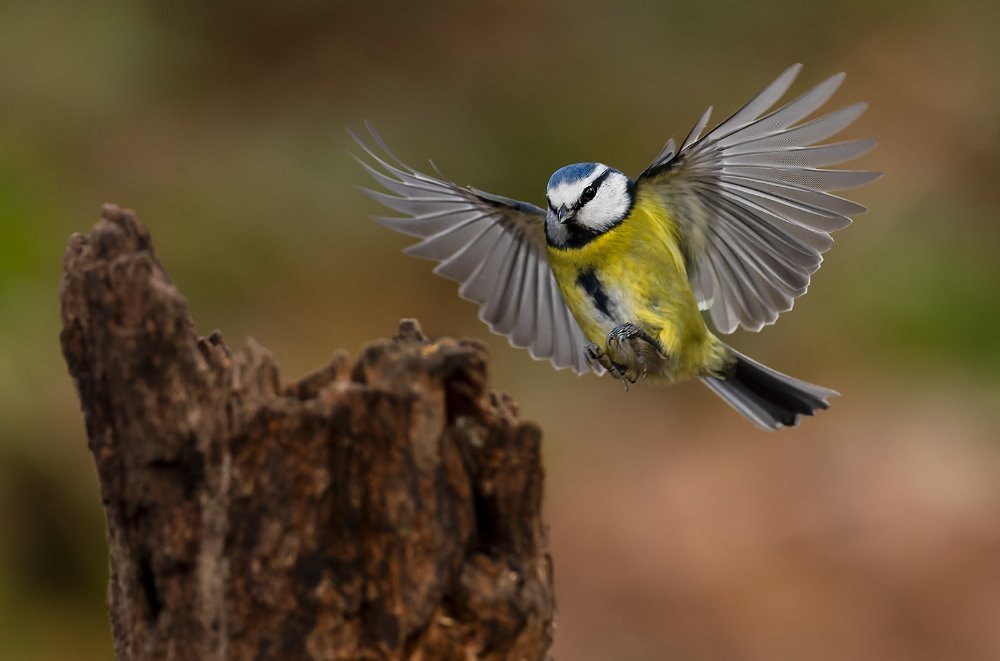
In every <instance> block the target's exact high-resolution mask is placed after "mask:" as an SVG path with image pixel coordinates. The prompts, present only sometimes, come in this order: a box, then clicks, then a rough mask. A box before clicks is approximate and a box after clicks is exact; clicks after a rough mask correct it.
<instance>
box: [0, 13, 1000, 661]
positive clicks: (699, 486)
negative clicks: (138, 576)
mask: <svg viewBox="0 0 1000 661" xmlns="http://www.w3.org/2000/svg"><path fill="white" fill-rule="evenodd" d="M997 26H1000V5H998V4H997V3H995V2H985V1H984V2H982V3H979V4H975V3H970V2H962V1H957V2H949V3H941V2H927V1H921V0H881V1H875V2H872V1H871V0H864V1H860V0H855V1H849V2H840V3H829V2H800V1H799V0H763V1H762V2H755V3H744V2H735V1H722V0H708V1H706V2H701V3H690V6H680V3H652V2H607V1H605V0H577V1H576V2H573V3H571V4H570V3H567V4H561V5H557V4H543V3H535V2H529V1H527V0H507V1H506V2H498V3H485V2H484V3H470V2H465V1H460V0H454V1H451V2H437V3H421V4H420V5H419V6H418V5H417V3H410V2H402V1H400V2H371V3H361V2H351V3H330V2H321V1H319V0H315V1H312V2H292V3H269V2H242V3H237V2H212V3H195V2H187V3H152V2H128V1H125V0H122V1H119V2H113V1H112V2H100V3H76V2H49V3H40V2H22V1H20V0H8V1H7V2H4V3H2V4H0V657H2V658H10V659H24V660H32V659H105V658H108V657H109V655H110V636H109V633H108V627H107V623H106V617H105V611H104V605H103V604H104V592H105V582H106V575H107V566H106V557H105V546H104V529H103V519H102V513H101V509H100V504H99V499H98V492H97V485H96V480H95V476H94V471H93V466H92V463H91V459H90V456H89V454H88V452H87V450H86V442H85V437H84V430H83V424H82V421H81V417H80V414H79V411H78V405H77V400H76V397H75V393H74V390H73V386H72V383H71V382H70V379H69V377H68V376H67V373H66V369H65V366H64V364H63V361H62V358H61V355H60V352H59V345H58V330H59V310H58V300H57V290H58V282H59V271H60V262H61V256H62V251H63V248H64V246H65V243H66V239H67V237H68V236H69V234H70V233H72V232H75V231H87V230H89V228H90V226H91V225H92V224H93V222H94V221H95V220H96V219H97V217H98V213H99V209H100V205H101V203H103V202H116V203H119V204H121V205H123V206H129V207H132V208H135V209H136V210H137V211H138V212H139V214H140V217H141V218H142V219H143V220H144V221H145V222H146V224H147V225H148V226H149V227H150V229H151V230H152V233H153V237H154V241H155V244H156V248H157V250H158V253H159V255H160V257H161V259H162V261H163V262H164V263H165V264H166V266H167V268H168V269H169V271H170V273H171V274H172V276H173V278H174V279H175V280H176V282H177V284H178V285H179V287H180V289H181V290H182V291H183V292H184V293H185V294H186V295H187V297H188V300H189V302H190V306H191V309H192V312H193V314H194V317H195V319H196V321H197V323H198V325H199V329H200V330H201V331H202V332H203V333H205V334H207V333H208V332H210V331H212V330H213V329H216V328H218V329H220V330H221V331H222V332H223V334H224V335H225V337H226V338H227V340H228V342H229V344H230V345H232V346H240V345H241V344H242V343H243V341H244V338H246V337H247V336H253V337H254V338H256V339H257V340H259V341H260V342H262V343H263V344H264V345H265V346H267V347H269V348H270V349H272V350H273V351H274V352H275V354H276V355H277V356H278V359H279V361H280V362H281V364H282V368H283V376H284V378H285V379H286V380H291V379H294V378H296V377H298V376H301V375H303V374H304V373H306V372H308V371H310V370H311V369H313V368H315V367H318V366H320V365H322V364H323V363H325V361H326V360H327V359H328V357H329V356H330V355H331V354H332V352H333V351H334V349H335V348H337V347H346V348H348V349H350V350H351V351H352V352H356V351H357V350H358V349H359V347H360V346H362V345H363V343H364V342H365V341H367V340H369V339H371V338H375V337H381V336H386V335H389V334H391V333H392V332H393V331H394V329H395V326H396V323H397V321H398V319H399V318H400V317H404V316H415V317H418V318H419V319H420V320H421V321H422V323H423V325H424V328H425V330H427V331H428V332H429V333H431V334H453V335H466V336H472V337H477V338H481V339H484V340H486V341H487V342H488V343H489V346H490V348H491V352H492V355H493V382H494V385H495V387H496V388H498V389H501V390H504V391H506V392H509V393H510V394H511V395H512V396H513V397H514V398H515V399H516V400H517V401H518V402H519V403H520V405H521V410H522V414H523V416H524V417H525V418H528V419H531V420H534V421H537V422H538V424H540V425H541V426H542V428H543V429H544V432H545V460H546V466H547V471H548V482H547V501H546V509H547V518H548V521H549V524H550V526H551V540H552V547H553V552H554V556H555V566H556V573H557V589H558V598H559V609H560V615H559V621H558V634H557V642H556V646H555V653H556V655H557V656H558V658H561V659H585V660H589V659H637V660H644V659H688V660H701V659H755V660H756V659H761V660H765V659H767V660H775V659H777V660H782V659H873V660H874V659H928V660H931V659H946V658H947V659H973V660H974V659H997V658H1000V335H998V322H1000V295H998V284H1000V223H998V222H997V211H996V209H997V205H996V192H997V184H998V174H1000V159H998V145H1000V141H998V133H997V126H998V122H997V118H998V116H1000V68H998V65H997V63H998V62H1000V40H998V39H997ZM797 61H802V62H804V63H805V64H806V68H805V70H804V72H803V74H802V77H801V78H800V81H799V82H798V83H797V84H796V86H795V88H794V89H793V92H801V91H803V90H804V89H806V87H807V85H809V84H811V83H816V82H819V81H820V80H822V79H823V78H825V77H826V76H828V75H830V74H832V73H835V72H837V71H840V70H845V71H847V72H848V73H849V77H848V79H847V82H846V83H845V85H844V87H843V88H842V91H841V92H840V93H838V96H837V97H835V102H834V106H832V107H836V106H839V105H846V104H847V103H851V102H854V101H857V100H866V101H868V102H869V103H870V104H871V109H870V110H869V112H868V113H867V114H866V115H864V116H863V117H862V119H861V120H860V121H859V122H858V123H857V124H856V125H855V126H854V127H852V128H851V129H850V130H849V131H848V132H847V133H846V134H845V136H846V137H866V136H875V137H877V138H879V140H880V141H881V145H880V147H879V148H878V149H877V150H876V151H875V152H874V153H873V154H871V155H869V156H866V157H865V158H864V159H862V160H861V161H859V162H858V165H859V166H860V167H866V168H872V169H878V170H882V171H884V172H885V173H886V174H885V177H884V178H883V179H882V180H881V181H879V182H878V183H876V184H875V185H872V186H869V187H868V188H865V189H862V190H860V191H857V192H856V193H855V194H854V195H852V197H854V198H855V199H857V200H859V201H861V202H862V203H864V204H866V205H868V206H869V207H870V209H871V211H870V212H869V213H868V214H866V215H864V216H861V217H860V218H859V219H858V220H857V221H856V222H855V224H854V225H853V226H852V227H850V228H849V229H847V230H845V231H843V232H842V233H840V234H838V235H837V244H836V246H835V248H834V250H833V251H832V252H831V253H829V254H828V255H827V260H826V265H825V268H824V269H823V270H822V271H821V272H820V273H819V274H818V275H817V276H816V277H815V278H814V281H813V285H812V288H811V290H810V292H809V295H808V296H806V297H805V298H803V299H801V300H800V301H799V303H798V304H797V305H796V307H795V309H794V311H792V312H789V313H787V314H785V315H784V316H782V318H781V322H780V323H779V324H777V325H776V326H774V327H771V328H768V329H766V331H765V332H763V333H761V334H759V335H753V334H745V333H744V334H739V335H736V336H735V337H734V338H732V343H733V344H735V345H736V346H737V347H739V348H741V349H742V350H744V351H745V352H747V353H750V354H751V355H754V356H756V357H757V358H759V359H760V360H762V361H764V362H765V363H768V364H771V365H773V366H775V367H776V368H778V369H781V370H783V371H787V372H790V373H792V374H794V375H797V376H799V377H802V378H806V379H808V380H810V381H815V382H818V383H822V384H826V385H829V386H832V387H834V388H836V389H838V390H840V391H841V392H842V393H844V396H843V397H842V398H840V399H838V400H836V401H835V404H834V407H833V409H832V410H831V411H829V412H827V413H824V414H822V415H820V416H818V417H817V418H816V419H809V420H806V421H805V423H804V424H803V425H802V427H801V428H799V429H796V430H793V431H787V430H786V431H785V432H782V433H777V434H771V435H768V434H765V433H762V432H758V431H756V430H755V429H754V428H753V427H751V426H750V425H749V424H747V423H746V422H744V421H743V420H742V419H740V418H739V417H738V416H737V415H736V414H735V413H733V412H732V411H731V410H729V409H728V408H727V407H726V406H725V405H723V404H722V403H720V402H719V401H718V400H717V399H716V398H715V397H714V396H713V395H712V394H711V393H709V392H708V391H707V390H705V389H703V388H701V387H700V386H698V385H697V384H686V385H681V386H677V387H674V388H671V389H654V388H634V389H633V390H632V391H631V392H629V393H627V394H626V393H624V392H623V391H622V389H621V387H620V386H619V385H618V384H616V383H613V382H611V381H610V380H607V379H605V380H598V379H596V378H594V377H591V376H588V377H583V378H577V377H575V376H573V375H572V374H570V373H567V372H555V371H553V370H551V369H550V367H549V366H548V364H543V363H535V362H533V361H532V360H531V359H530V358H529V357H528V355H527V354H526V353H524V352H521V351H517V350H514V349H511V348H510V347H509V346H508V345H507V342H506V341H505V340H504V339H503V338H499V337H496V336H492V335H490V333H489V332H488V331H487V329H486V328H485V327H484V326H482V325H481V324H480V323H479V321H478V320H477V317H476V309H475V307H474V306H473V305H472V304H470V303H467V302H465V301H462V300H460V299H459V298H458V297H457V296H456V294H455V287H454V285H453V284H452V283H451V282H449V281H446V280H443V279H440V278H437V277H435V276H433V275H432V274H431V272H430V268H429V264H428V263H427V262H421V261H419V260H414V259H411V258H408V257H405V256H402V255H401V254H400V249H401V248H402V247H403V246H404V245H406V243H407V241H406V239H405V237H401V236H398V235H395V234H393V233H390V232H389V231H387V230H383V229H381V228H379V227H377V226H376V225H375V224H373V223H371V222H370V221H368V220H367V219H366V217H367V214H369V213H372V212H374V211H376V209H375V206H374V204H373V203H372V202H370V201H369V200H367V198H365V197H364V196H363V195H362V194H361V193H360V192H359V191H358V190H357V186H359V185H363V184H367V183H368V182H366V180H365V176H364V173H363V172H362V171H361V170H360V168H358V167H357V165H356V164H355V163H354V162H353V161H352V160H351V158H350V157H349V156H348V154H347V150H348V149H350V148H351V143H350V141H349V138H348V136H347V134H346V132H345V130H344V127H345V126H348V125H350V126H354V127H359V126H361V124H362V122H363V120H364V119H365V118H367V119H369V120H371V121H372V122H373V123H374V124H375V125H376V126H378V127H379V129H380V131H381V132H382V134H383V135H384V137H385V138H386V139H387V140H388V141H389V142H390V144H392V145H393V146H394V147H395V148H396V151H397V152H398V153H400V154H401V155H403V156H404V157H405V158H407V159H408V160H410V161H411V162H413V163H415V164H420V163H423V162H425V161H424V159H425V158H427V157H431V158H433V159H434V161H435V162H436V163H437V165H438V166H440V167H441V169H442V170H443V171H444V172H445V173H446V174H447V175H449V176H450V177H452V178H453V179H455V180H457V181H458V182H460V183H463V184H464V183H468V184H474V185H476V186H478V187H481V188H484V189H486V190H490V191H494V192H497V193H500V194H504V195H509V196H513V197H519V198H521V199H526V200H531V201H534V202H536V203H537V202H540V201H541V200H542V199H543V198H542V196H543V194H544V184H545V182H546V181H547V179H548V176H549V174H550V173H551V172H552V171H553V170H555V169H556V168H557V167H559V166H561V165H564V164H566V163H571V162H576V161H581V160H601V161H604V162H607V163H609V164H612V165H615V166H617V167H619V168H621V169H623V170H625V171H626V172H632V173H636V172H638V171H639V170H641V169H642V167H643V166H644V165H645V164H646V163H647V161H648V160H649V158H651V157H652V156H653V155H654V154H655V153H656V151H657V150H658V149H659V147H660V145H661V144H662V143H663V141H664V140H665V139H666V138H667V137H669V136H671V135H674V136H676V137H677V138H683V136H684V135H685V134H686V132H687V130H688V129H689V127H690V126H691V124H692V123H693V122H694V121H695V120H696V119H697V118H698V116H699V114H700V113H701V111H702V110H703V109H704V108H705V106H707V105H709V104H714V105H715V107H716V109H717V116H719V117H720V118H721V116H725V115H726V114H728V113H729V112H731V111H732V110H735V109H736V108H737V107H738V106H739V105H741V104H742V103H743V102H744V101H745V100H746V99H747V98H748V97H749V96H750V95H751V94H753V93H755V92H756V91H757V90H758V89H759V88H761V87H762V86H763V85H764V84H766V83H767V82H769V81H770V80H771V79H772V78H773V77H774V76H775V75H776V74H777V73H779V72H780V71H781V70H783V69H784V68H785V67H786V66H788V65H789V64H790V63H792V62H797Z"/></svg>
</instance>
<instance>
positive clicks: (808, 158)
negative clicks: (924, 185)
mask: <svg viewBox="0 0 1000 661" xmlns="http://www.w3.org/2000/svg"><path fill="white" fill-rule="evenodd" d="M800 69H801V65H795V66H792V67H790V68H789V69H787V70H785V71H784V72H783V73H782V74H781V75H780V76H778V78H777V79H775V80H774V82H772V83H771V84H770V85H768V86H767V87H765V88H764V89H763V90H762V91H761V92H760V93H759V94H757V95H756V96H755V97H753V98H752V99H751V100H750V101H749V102H747V103H746V105H744V106H743V107H742V108H740V109H739V110H738V111H737V112H736V113H734V114H733V115H732V116H730V117H729V118H728V119H726V120H725V121H723V122H722V123H720V124H718V125H717V126H716V127H715V128H713V129H711V130H709V131H708V132H707V133H705V134H704V135H702V133H703V132H704V131H705V127H706V126H707V125H708V122H709V118H710V116H711V112H712V109H711V108H709V109H708V110H706V111H705V113H704V114H703V115H702V116H701V119H699V120H698V122H697V123H696V124H695V126H694V128H693V129H692V130H691V132H690V133H689V134H688V135H687V137H686V138H685V139H684V141H683V142H682V143H681V145H680V148H677V145H676V143H675V142H674V140H673V139H671V140H669V141H668V142H667V144H666V145H665V146H664V147H663V149H662V150H661V151H660V152H659V153H658V154H657V155H656V157H655V158H654V159H653V161H652V162H651V163H650V164H649V166H647V167H646V169H645V170H643V171H642V172H641V173H640V174H639V176H638V177H636V178H635V179H631V178H629V177H628V176H626V175H625V174H623V173H622V172H620V171H618V170H616V169H614V168H612V167H609V166H607V165H604V164H602V163H576V164H573V165H567V166H565V167H563V168H561V169H559V170H557V171H556V172H555V173H554V174H553V175H552V177H551V178H550V179H549V182H548V186H547V189H546V208H544V209H543V208H541V207H537V206H535V205H533V204H529V203H527V202H520V201H517V200H513V199H510V198H506V197H501V196H499V195H493V194H490V193H486V192H484V191H481V190H478V189H476V188H471V187H463V186H459V185H457V184H455V183H453V182H451V181H449V180H447V179H445V178H444V177H443V176H442V175H441V174H440V173H439V172H437V169H436V168H434V169H435V172H437V174H436V175H428V174H424V173H422V172H419V171H417V170H414V169H413V168H411V167H409V166H407V165H404V164H403V163H402V162H401V161H400V160H399V159H397V158H396V157H395V156H394V155H393V154H392V152H391V151H390V150H389V149H388V147H386V145H385V143H384V142H383V140H382V139H381V138H380V137H379V135H378V134H377V133H376V132H375V131H374V129H372V128H371V127H370V126H369V127H368V128H369V132H370V133H371V137H372V140H373V141H374V143H375V145H376V146H377V147H378V149H379V150H381V153H379V152H378V151H376V149H374V148H372V147H371V146H369V145H368V144H367V143H366V142H365V141H363V140H361V139H360V138H359V137H358V136H356V135H354V134H352V135H354V139H355V140H356V141H357V142H358V144H359V145H360V146H361V148H362V149H363V150H364V151H365V153H366V154H367V157H368V158H367V159H362V158H359V159H358V160H359V162H360V163H361V164H362V166H364V168H365V169H366V170H367V171H368V172H369V173H370V174H371V176H372V177H374V178H375V180H376V181H377V182H378V183H379V184H380V185H381V186H382V187H383V188H384V189H385V191H386V192H379V191H374V190H367V189H366V192H367V193H368V194H369V195H370V196H371V197H372V198H374V199H375V200H376V201H378V202H380V203H381V204H383V205H385V206H386V207H388V208H389V209H391V210H393V211H394V212H396V213H398V214H401V216H402V217H382V216H376V217H375V220H376V221H377V222H379V223H380V224H382V225H384V226H386V227H389V228H391V229H393V230H396V231H399V232H402V233H404V234H407V235H410V236H413V237H417V238H418V239H419V241H418V242H417V243H415V244H413V245H411V246H410V247H409V248H407V249H406V251H405V252H407V253H408V254H410V255H415V256H417V257H423V258H427V259H432V260H435V261H437V262H438V265H437V266H436V267H435V268H434V272H435V273H438V274H439V275H443V276H445V277H447V278H450V279H452V280H455V281H457V282H459V283H460V286H459V290H458V291H459V294H460V295H461V296H462V297H464V298H467V299H469V300H472V301H474V302H476V303H478V304H479V306H480V311H479V316H480V318H481V319H482V320H483V321H484V322H485V323H486V324H488V325H489V327H490V329H491V330H493V331H494V332H496V333H499V334H502V335H506V336H507V337H508V338H509V340H510V342H511V344H513V345H514V346H516V347H525V348H527V349H528V351H529V352H530V353H531V356H532V357H533V358H536V359H548V360H550V361H551V362H552V364H553V366H555V367H556V368H559V369H561V368H565V367H569V368H572V369H573V370H574V371H576V372H577V373H581V374H582V373H585V372H588V371H593V372H595V373H597V374H599V375H600V374H604V373H608V374H610V375H611V376H613V377H614V378H616V379H619V380H621V381H622V383H623V384H624V385H625V388H626V389H628V384H630V383H633V384H634V383H636V381H638V380H639V379H640V378H641V379H646V378H647V377H648V378H650V379H651V380H653V381H664V382H673V381H680V380H684V379H689V378H698V379H700V380H701V381H702V383H704V384H705V385H706V386H708V388H709V389H711V390H712V391H713V392H715V393H716V394H717V395H719V396H720V397H721V398H722V399H723V400H725V401H726V402H727V403H729V404H730V405H731V406H732V407H733V408H735V409H736V410H737V411H739V412H740V413H741V414H743V415H744V416H745V417H746V418H747V419H748V420H750V421H751V422H753V423H754V424H755V425H757V426H758V427H760V428H762V429H767V430H771V429H778V428H780V427H786V426H793V425H796V424H797V423H798V421H799V417H800V416H801V415H812V414H813V413H814V412H815V411H816V410H818V409H826V408H828V406H829V402H828V399H829V398H830V397H833V396H836V395H837V393H836V392H835V391H833V390H830V389H828V388H824V387H822V386H818V385H814V384H811V383H807V382H805V381H800V380H798V379H795V378H792V377H790V376H787V375H785V374H782V373H780V372H778V371H776V370H773V369H771V368H769V367H765V366H764V365H762V364H760V363H758V362H756V361H754V360H752V359H750V358H748V357H746V356H744V355H743V354H741V353H739V352H738V351H736V350H735V349H733V348H732V347H730V346H728V345H727V344H726V343H724V342H723V341H722V340H721V339H720V338H719V336H718V335H719V334H729V333H732V332H734V331H735V330H736V329H738V328H743V329H747V330H750V331H754V332H756V331H759V330H761V328H763V327H764V326H765V325H768V324H772V323H774V322H775V321H776V320H777V318H778V315H779V314H781V313H782V312H785V311H787V310H790V309H791V308H792V305H793V304H794V302H795V299H796V298H798V297H799V296H801V295H802V294H804V293H805V292H806V289H807V288H808V286H809V280H810V277H811V276H812V274H813V273H815V272H816V270H817V269H819V267H820V263H821V262H822V260H823V258H822V253H823V252H825V251H826V250H828V249H829V248H830V246H831V244H832V243H833V239H832V238H831V237H830V233H831V232H833V231H835V230H839V229H842V228H844V227H846V226H847V225H848V224H850V222H851V216H854V215H856V214H859V213H862V212H863V211H865V208H864V207H863V206H861V205H860V204H857V203H855V202H852V201H850V200H847V199H845V198H843V197H841V196H838V195H834V194H832V191H841V190H846V189H850V188H855V187H857V186H861V185H863V184H866V183H869V182H871V181H873V180H875V179H877V178H878V177H879V173H876V172H867V171H860V170H844V169H829V168H828V166H833V165H837V164H840V163H843V162H845V161H849V160H852V159H854V158H857V157H858V156H861V155H862V154H864V153H866V152H868V151H869V150H871V149H872V148H873V147H874V146H875V144H876V141H875V140H872V139H864V140H848V141H843V142H832V143H824V141H826V140H828V139H829V138H831V137H832V136H834V135H836V134H837V133H839V132H840V131H842V130H843V129H844V128H845V127H847V126H848V125H849V124H851V123H852V122H853V121H854V120H855V119H857V117H858V116H859V115H860V114H861V113H862V112H864V110H865V108H866V106H865V104H863V103H856V104H853V105H849V106H847V107H844V108H841V109H839V110H836V111H834V112H830V113H829V114H824V115H821V116H819V117H817V118H814V119H810V120H808V121H806V120H807V118H808V117H809V116H810V115H812V114H813V113H814V112H816V111H817V110H818V109H819V108H820V107H821V106H822V105H823V104H825V103H826V102H827V101H828V100H829V99H830V97H831V96H833V94H834V92H835V91H836V90H837V88H838V87H839V86H840V84H841V82H843V79H844V74H837V75H835V76H832V77H830V78H828V79H826V80H825V81H823V82H822V83H820V84H819V85H817V86H815V87H813V88H812V89H810V90H809V91H807V92H805V93H804V94H802V95H801V96H799V97H797V98H795V99H794V100H792V101H790V102H788V103H786V104H785V105H782V106H781V107H779V108H777V109H774V110H772V107H773V106H775V105H776V104H777V102H778V101H779V99H781V97H782V96H784V95H785V93H786V92H787V91H788V88H789V87H790V86H791V84H792V82H793V81H794V80H795V78H796V76H797V75H798V73H799V70H800ZM818 143H819V144H818Z"/></svg>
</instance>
